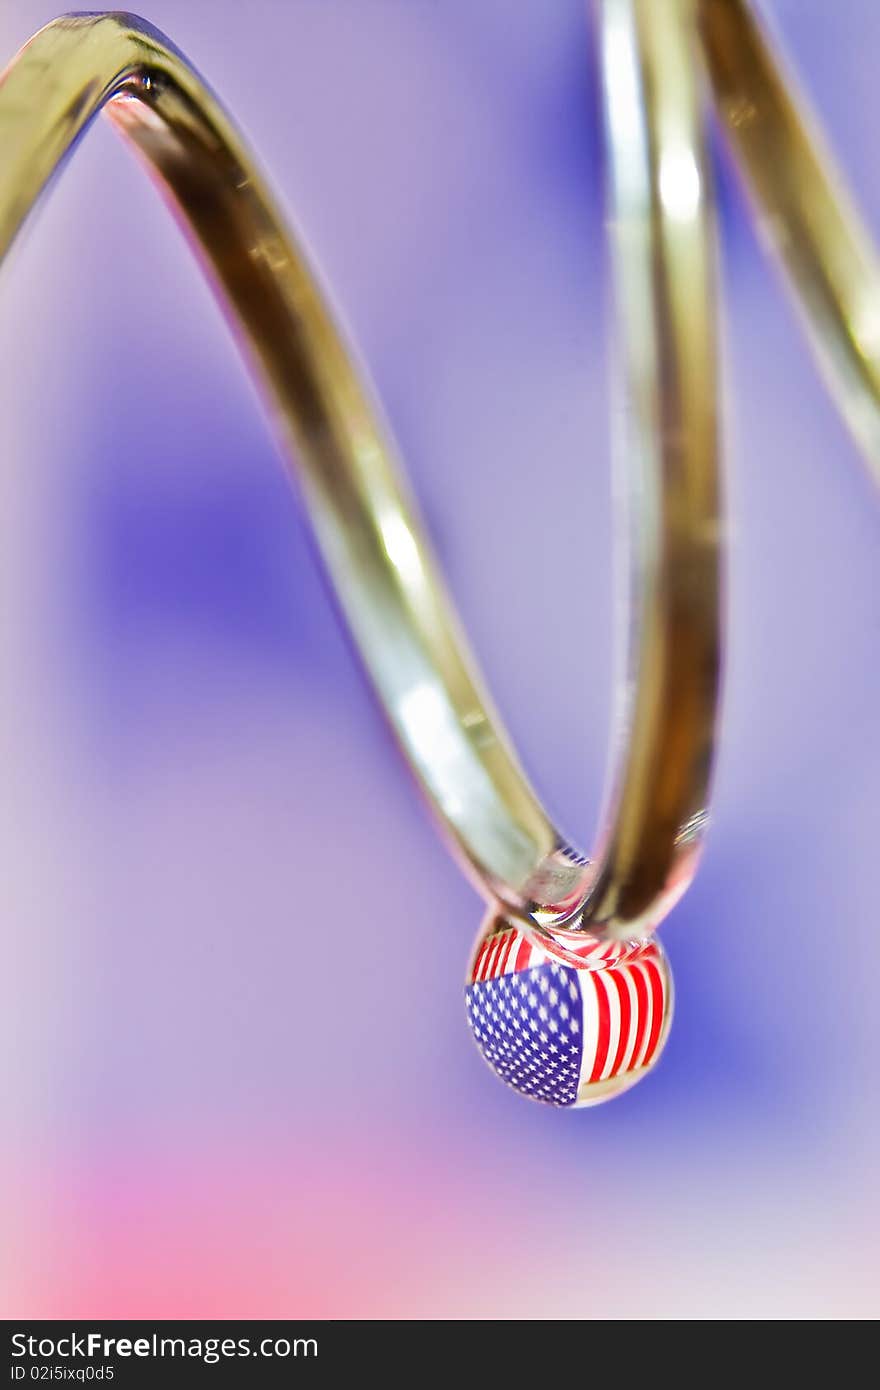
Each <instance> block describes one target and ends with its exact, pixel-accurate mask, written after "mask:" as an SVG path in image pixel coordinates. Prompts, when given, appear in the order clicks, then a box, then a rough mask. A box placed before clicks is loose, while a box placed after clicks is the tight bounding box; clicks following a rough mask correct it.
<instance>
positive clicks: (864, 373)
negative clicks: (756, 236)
mask: <svg viewBox="0 0 880 1390" xmlns="http://www.w3.org/2000/svg"><path fill="white" fill-rule="evenodd" d="M698 18H699V29H700V36H701V50H702V52H703V55H704V59H705V63H706V68H707V71H708V74H709V80H710V82H711V85H712V89H713V94H714V97H715V103H716V105H717V108H718V112H719V115H720V116H721V118H722V120H723V122H724V125H725V131H726V135H727V138H728V139H729V141H730V143H731V145H732V148H733V151H734V153H735V155H736V158H737V160H738V162H739V164H740V167H741V168H742V171H743V173H744V175H745V178H746V181H747V183H748V184H749V186H750V188H751V191H752V194H753V195H754V199H755V203H756V206H757V211H758V214H759V225H760V228H761V231H762V233H763V235H764V237H765V239H766V240H767V242H768V243H769V244H770V246H771V247H772V249H773V250H774V251H776V252H777V253H778V254H779V256H780V257H781V259H782V262H783V264H784V266H785V268H786V271H787V274H788V277H789V280H790V283H791V286H792V289H793V290H794V293H795V298H796V300H797V301H798V303H799V305H800V307H801V309H802V310H803V311H804V315H805V319H806V323H807V326H808V328H809V329H810V334H811V338H812V342H813V346H814V349H815V350H816V353H817V355H818V357H819V360H820V363H821V364H822V366H823V368H824V370H825V374H826V376H827V378H828V381H829V384H830V386H831V389H832V392H833V394H834V395H835V398H836V400H837V402H838V404H839V406H840V409H841V411H842V413H843V415H844V417H845V419H846V420H847V423H848V424H849V427H850V429H851V430H852V432H853V435H854V436H855V438H856V441H857V443H858V444H859V445H860V446H861V447H862V449H863V451H864V453H865V455H866V458H867V460H868V462H869V464H870V465H871V467H872V469H873V471H874V474H875V477H876V479H877V481H878V482H880V262H878V259H877V255H876V253H875V251H874V249H873V246H872V245H871V241H870V238H869V237H868V234H867V232H866V230H865V228H864V226H863V225H862V222H861V219H860V217H859V215H858V213H857V212H856V209H855V206H854V204H853V202H852V200H851V198H850V196H849V193H848V191H847V189H846V187H845V185H844V181H843V179H842V177H841V175H840V173H839V172H838V170H837V169H836V167H835V165H834V161H833V160H832V158H831V156H830V154H829V152H828V150H827V149H826V148H825V143H824V140H823V139H822V136H821V134H820V132H819V131H818V129H817V127H816V123H815V121H814V119H813V117H812V114H811V112H810V111H809V108H808V106H807V103H806V102H805V100H804V98H803V96H802V95H801V94H800V93H799V92H798V90H797V87H796V85H795V82H794V80H793V78H792V77H791V75H790V74H789V73H787V72H786V71H785V67H784V65H783V64H782V62H781V61H780V59H779V57H778V55H777V54H776V53H774V51H773V48H772V46H771V43H770V41H769V40H768V38H767V37H766V35H765V34H764V32H763V31H762V28H761V26H760V25H759V23H758V21H757V20H756V18H755V17H754V15H753V14H752V12H751V10H750V7H749V6H748V5H747V4H746V3H745V0H700V4H699V15H698Z"/></svg>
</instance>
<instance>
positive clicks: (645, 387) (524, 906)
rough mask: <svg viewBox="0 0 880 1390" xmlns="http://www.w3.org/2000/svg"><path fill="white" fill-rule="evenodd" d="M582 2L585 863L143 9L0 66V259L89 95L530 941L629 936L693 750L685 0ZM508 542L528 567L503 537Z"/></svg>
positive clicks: (700, 566)
mask: <svg viewBox="0 0 880 1390" xmlns="http://www.w3.org/2000/svg"><path fill="white" fill-rule="evenodd" d="M597 17H598V22H599V24H600V26H601V36H602V44H601V47H602V61H603V69H604V84H605V94H606V109H607V116H608V131H609V137H610V154H611V170H612V177H611V183H612V189H613V203H614V225H615V231H616V240H617V244H618V248H619V255H618V271H619V273H618V281H619V286H620V301H621V307H622V318H623V324H624V341H625V346H626V349H627V353H628V361H629V366H628V387H629V407H630V416H631V420H632V425H633V429H632V438H631V439H630V441H629V443H628V448H627V451H626V453H625V456H624V457H625V467H624V469H623V473H624V475H625V477H624V482H623V487H622V490H623V491H625V493H626V494H627V498H628V502H629V518H630V539H631V543H630V551H629V573H630V590H631V595H630V597H631V614H630V622H629V623H628V625H626V631H627V635H628V658H627V671H626V676H625V678H624V680H623V681H622V689H623V690H624V691H625V696H626V698H625V702H624V707H623V708H622V711H621V718H620V731H619V733H618V736H617V739H616V747H617V749H618V750H619V755H620V756H619V762H618V764H617V766H616V769H615V772H614V775H613V778H612V782H611V791H610V794H609V798H608V810H607V812H606V816H605V819H604V822H603V829H602V831H601V834H600V839H599V848H598V852H597V859H596V861H595V862H594V863H589V862H587V861H586V860H585V859H584V858H583V856H582V855H580V854H579V852H578V851H577V850H575V849H574V848H573V847H572V846H571V845H570V844H569V843H568V842H567V841H566V840H565V838H564V837H563V836H562V835H561V834H560V833H559V831H558V830H557V829H556V828H555V826H554V824H553V822H552V821H551V819H550V818H549V816H548V815H547V813H546V812H545V810H544V808H543V807H542V805H541V804H540V802H539V801H538V799H537V797H536V795H535V793H534V792H533V790H532V789H531V787H530V785H529V783H528V781H527V779H526V777H525V775H524V773H523V772H522V770H521V768H520V767H519V764H518V762H517V760H516V757H515V755H514V753H513V752H512V750H511V747H510V745H509V742H508V739H507V737H506V735H505V733H504V730H503V728H502V727H501V725H500V723H499V720H498V718H497V716H496V715H495V713H494V711H493V710H492V708H491V705H490V703H489V700H488V698H487V696H486V694H485V693H484V691H483V689H482V686H481V684H480V681H479V679H478V677H477V675H476V674H475V667H474V663H473V661H472V660H471V658H470V656H469V654H468V651H467V648H466V645H465V643H464V640H463V637H462V634H461V632H460V630H459V627H458V624H457V621H456V618H455V614H454V613H453V611H452V609H451V606H450V603H449V600H448V598H447V596H446V593H445V590H444V587H443V584H442V581H441V579H440V576H439V574H438V571H437V567H436V564H435V562H434V558H433V556H432V554H431V550H430V546H429V544H428V542H427V540H426V537H425V534H424V531H423V528H422V526H421V523H420V521H419V519H418V516H417V513H416V510H415V508H414V505H413V503H412V501H411V500H410V499H409V497H408V496H407V495H406V492H405V489H404V488H403V486H402V484H401V481H400V477H399V474H398V471H397V468H396V463H395V459H394V451H393V448H392V446H391V445H390V443H389V440H388V437H387V433H386V431H385V429H384V427H383V425H382V422H381V419H380V417H379V414H378V411H377V409H376V406H375V404H374V403H373V402H372V400H371V399H370V397H369V394H368V393H367V392H366V391H365V389H364V385H363V376H362V374H361V372H360V371H359V369H358V368H356V367H355V366H354V365H353V362H352V359H351V355H350V352H349V350H348V349H347V348H346V346H345V344H344V343H343V341H342V339H341V337H340V335H339V332H338V330H337V328H336V326H335V324H334V322H333V319H332V317H331V315H330V312H329V311H328V308H327V305H326V303H325V300H324V298H323V296H322V294H321V292H320V290H319V288H318V286H317V284H316V282H315V279H314V277H313V274H312V272H311V270H310V268H309V266H308V264H307V262H306V259H305V257H304V255H303V253H302V251H301V249H300V248H299V246H298V244H297V242H296V240H295V238H294V237H293V236H292V235H291V234H290V232H289V231H288V229H287V228H286V227H285V226H284V224H283V221H282V219H281V218H280V216H279V214H278V211H277V209H276V208H275V206H274V204H273V202H272V200H271V198H270V196H269V194H268V193H267V191H266V189H265V188H264V186H263V184H262V181H261V179H260V177H259V176H258V174H257V173H256V172H255V168H254V165H253V161H252V160H251V158H250V156H249V155H248V154H247V152H246V151H245V150H244V149H243V147H242V145H241V143H240V140H239V138H238V136H237V134H236V132H235V131H234V129H233V128H232V126H231V124H230V122H229V120H228V118H227V117H226V115H225V114H224V112H223V110H222V109H221V107H220V106H219V104H218V102H217V100H216V99H215V97H214V96H213V95H212V94H211V92H210V91H209V90H208V88H207V87H206V86H205V84H204V83H203V82H202V80H201V79H200V78H199V77H198V76H197V74H196V73H195V72H194V71H193V69H192V68H191V67H190V65H189V64H188V63H187V61H186V60H185V59H184V58H183V57H182V55H181V54H180V53H179V52H177V51H176V50H175V49H174V48H173V47H172V46H171V45H170V44H169V43H168V41H167V40H166V39H165V38H163V37H162V35H160V34H159V33H157V32H156V31H155V30H154V29H152V28H151V27H150V26H149V25H148V24H146V23H144V22H143V21H141V20H138V19H136V18H133V17H132V16H128V15H119V14H113V15H103V16H102V15H97V16H94V15H84V16H71V17H69V18H65V19H61V20H58V21H56V22H55V23H53V24H50V25H49V26H48V27H47V28H46V29H44V30H42V31H41V32H40V33H39V34H38V35H36V37H35V38H34V39H33V40H32V41H31V42H30V43H29V44H28V45H27V46H26V47H25V49H23V50H22V52H21V53H20V54H19V56H18V57H17V58H16V59H15V60H14V61H13V63H12V64H11V65H10V67H9V68H8V69H7V70H6V72H5V74H4V76H3V79H2V85H0V148H2V154H3V158H2V166H0V255H2V254H4V253H5V251H6V250H7V248H8V247H9V245H10V243H11V242H12V240H13V238H14V236H15V235H16V233H17V231H18V229H19V228H20V226H21V224H22V222H23V220H24V219H25V218H26V216H27V215H28V213H29V212H30V210H31V208H32V206H33V204H34V202H35V200H36V199H37V197H38V196H39V194H40V193H41V191H42V190H43V188H44V186H45V184H46V183H47V181H48V180H49V178H50V177H51V175H52V174H53V173H54V171H55V170H56V169H57V168H58V166H59V164H60V163H61V162H62V161H63V160H64V158H65V157H66V155H67V154H68V153H69V151H70V150H71V149H72V147H73V145H74V144H75V142H76V140H77V139H78V138H79V137H80V136H81V135H82V134H83V132H84V131H85V130H86V128H87V127H88V125H89V123H90V121H91V120H92V119H93V118H94V117H95V116H96V115H97V113H98V112H99V111H101V110H103V111H104V112H105V114H106V115H107V116H108V118H109V119H110V121H111V122H112V123H113V125H114V126H115V127H116V128H117V129H118V130H119V131H120V133H121V134H122V135H123V136H124V137H125V139H126V140H127V141H128V142H129V143H130V144H131V145H132V147H133V148H134V149H135V150H136V152H137V153H138V154H139V155H140V156H141V157H142V158H143V159H144V160H145V162H146V163H147V165H148V166H149V168H150V170H151V172H152V173H153V174H154V175H155V176H156V177H157V180H158V182H159V184H160V186H161V187H162V189H163V191H164V192H165V194H166V196H167V197H168V199H169V201H170V203H171V204H172V206H173V208H174V210H175V211H176V213H177V215H178V217H179V218H180V220H181V221H182V222H183V224H184V225H185V226H186V228H187V229H188V231H189V232H190V233H191V234H192V236H193V238H194V240H195V242H196V243H197V245H198V247H199V249H200V253H201V256H202V259H203V260H204V262H205V263H206V265H207V269H208V273H209V275H210V277H211V279H212V281H213V283H214V285H215V286H216V288H217V290H218V291H219V293H220V296H221V298H222V299H223V300H224V302H225V304H226V306H227V309H228V311H229V314H230V317H231V318H232V320H233V322H234V324H235V326H236V327H237V329H238V330H239V332H240V334H241V337H242V340H243V343H244V349H245V352H246V355H247V357H248V359H249V360H250V362H251V364H252V366H253V367H254V368H255V370H256V374H257V376H258V379H259V380H260V382H261V383H262V386H263V388H264V390H265V394H266V398H267V400H268V402H269V405H270V408H271V410H272V413H273V416H274V419H275V423H276V426H277V429H278V432H279V434H280V436H281V439H282V442H283V443H284V445H285V447H286V450H287V453H288V456H289V459H290V461H291V465H292V468H293V471H294V473H295V475H296V478H297V480H298V482H299V485H300V488H301V492H302V495H303V498H304V500H305V503H306V506H307V509H308V512H309V515H310V518H311V521H312V524H313V527H314V530H315V533H316V536H317V539H318V542H319V545H320V548H321V551H322V553H323V557H324V561H325V563H326V566H327V569H328V571H329V573H330V576H331V579H332V581H333V584H334V586H335V589H336V592H337V595H338V598H339V602H340V604H341V607H342V609H343V611H344V613H345V616H346V618H347V620H348V623H349V626H350V628H351V631H352V634H353V636H354V639H355V642H356V644H357V646H358V648H359V650H360V652H361V654H362V656H363V659H364V662H365V665H366V667H367V669H368V671H369V673H370V675H371V677H372V680H373V683H374V685H375V687H376V690H377V692H378V695H379V698H380V700H381V701H382V703H383V705H384V707H385V710H386V712H387V714H388V717H389V719H390V721H391V724H392V726H393V728H394V729H395V731H396V734H397V736H398V739H399V741H400V743H401V745H402V747H403V750H404V752H405V753H406V755H407V757H408V759H409V761H410V763H411V764H412V766H413V769H414V771H415V773H416V775H417V777H418V778H419V780H420V782H421V784H422V786H423V788H424V790H425V792H426V793H427V795H428V798H429V800H430V802H431V803H432V805H433V807H434V809H435V811H436V813H437V815H438V817H439V819H440V822H441V825H442V826H443V827H444V829H445V831H446V832H447V834H448V836H449V837H450V839H451V841H452V842H453V844H454V846H455V847H456V848H457V850H458V852H459V854H460V856H461V858H462V860H463V861H464V863H465V865H466V866H467V868H468V869H469V870H470V872H471V874H472V876H473V878H474V880H475V881H476V883H477V885H478V887H479V888H480V889H481V890H482V891H483V893H484V894H485V895H486V897H487V898H488V899H489V900H490V901H491V902H496V903H500V904H501V905H502V906H503V907H504V908H505V909H506V910H507V911H508V912H510V913H511V914H513V915H518V916H520V918H521V919H522V918H523V915H525V920H526V921H527V922H529V923H530V924H531V926H532V928H533V929H536V930H538V931H544V930H546V927H547V925H549V924H552V923H554V922H556V921H560V920H568V921H569V922H571V921H572V915H573V914H576V918H575V920H574V924H575V925H577V926H578V927H588V928H589V930H590V931H591V932H593V933H595V934H597V935H599V936H605V935H608V936H612V937H621V938H627V939H630V938H635V937H640V936H642V935H644V934H645V933H647V932H648V931H650V930H652V929H653V927H654V926H655V925H656V922H657V921H658V920H659V917H660V916H661V915H662V914H663V912H664V911H666V910H667V908H668V906H669V905H670V904H671V903H672V902H673V901H674V900H675V898H676V897H677V896H678V894H679V893H680V892H681V891H682V888H683V887H684V886H685V885H686V883H687V881H688V880H689V877H690V875H691V873H692V872H693V867H694V860H695V851H696V848H697V845H698V843H699V835H700V829H701V827H702V824H703V820H704V809H705V804H706V795H707V791H706V787H707V778H708V772H709V764H710V758H711V750H712V731H713V727H714V719H715V707H716V691H717V673H718V650H719V633H718V569H719V534H720V533H719V502H718V485H717V472H716V439H715V363H714V341H713V322H712V321H713V313H712V310H713V283H712V268H711V254H710V236H709V227H708V220H709V206H710V194H709V187H708V176H707V171H706V161H705V157H704V152H703V145H702V135H701V123H700V119H699V111H698V104H697V96H696V91H695V78H694V63H693V61H692V45H691V40H692V27H691V20H692V15H691V5H690V2H689V0H671V3H668V4H662V5H658V4H655V3H653V2H652V0H605V3H603V4H601V5H600V6H599V9H598V11H597ZM512 543H513V544H514V545H515V546H516V547H517V549H518V551H519V559H520V562H521V563H525V564H528V563H530V559H531V557H530V553H529V541H528V537H527V536H525V537H517V538H512ZM585 544H588V538H585ZM535 563H536V564H537V563H539V561H538V559H537V558H536V561H535ZM305 877H306V876H305V875H304V878H305ZM303 895H304V896H305V897H308V896H310V889H309V885H308V882H307V881H305V882H304V888H303ZM532 914H536V915H532Z"/></svg>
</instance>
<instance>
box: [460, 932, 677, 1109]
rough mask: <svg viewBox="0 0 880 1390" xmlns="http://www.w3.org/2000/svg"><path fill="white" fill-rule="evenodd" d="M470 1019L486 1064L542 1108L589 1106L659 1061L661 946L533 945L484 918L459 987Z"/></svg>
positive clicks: (668, 1011)
mask: <svg viewBox="0 0 880 1390" xmlns="http://www.w3.org/2000/svg"><path fill="white" fill-rule="evenodd" d="M465 999H466V1003H467V1014H468V1022H469V1024H470V1027H471V1030H472V1032H473V1035H474V1038H475V1040H476V1043H477V1046H478V1047H479V1049H480V1051H481V1052H482V1054H483V1056H484V1057H485V1059H486V1061H487V1062H488V1063H489V1065H490V1066H491V1067H492V1069H493V1070H494V1071H495V1072H496V1073H497V1075H498V1076H500V1078H501V1080H502V1081H504V1082H506V1084H507V1085H508V1086H511V1087H512V1088H513V1089H514V1090H515V1091H518V1092H519V1093H520V1094H521V1095H524V1096H528V1097H529V1098H530V1099H532V1100H538V1101H543V1102H544V1103H545V1104H547V1105H557V1106H564V1107H579V1106H585V1105H596V1104H598V1103H599V1102H600V1101H604V1100H610V1099H611V1097H612V1096H615V1095H619V1094H620V1093H621V1091H624V1090H627V1089H628V1088H629V1087H630V1086H633V1085H634V1084H635V1083H636V1082H637V1081H639V1080H641V1078H642V1077H643V1076H645V1075H647V1073H648V1072H649V1071H650V1070H651V1068H652V1067H653V1066H654V1065H655V1063H656V1062H657V1060H658V1058H659V1056H660V1053H661V1052H662V1050H663V1045H664V1043H665V1041H666V1036H667V1033H668V1031H669V1024H670V1020H671V1017H672V1001H673V991H672V975H671V973H670V970H669V965H668V962H667V960H666V957H665V955H664V954H663V951H662V949H661V947H660V946H659V945H658V944H657V943H656V942H652V943H650V944H649V945H647V946H638V947H627V946H625V945H620V944H612V945H607V944H603V943H602V942H597V941H595V940H594V939H592V938H589V937H584V936H578V935H575V934H570V935H569V939H568V940H567V941H549V940H546V941H543V940H542V942H541V943H540V944H538V943H537V942H535V941H533V940H531V939H530V938H529V937H527V936H525V935H524V934H523V933H522V932H520V931H519V930H517V929H516V928H514V927H511V926H510V924H509V923H507V922H505V921H504V920H503V919H498V918H491V919H490V922H489V927H488V930H487V931H485V932H484V934H483V935H482V936H481V938H480V941H479V943H478V945H477V949H476V952H475V954H474V958H473V962H472V965H471V969H470V971H469V973H468V982H467V987H466V990H465Z"/></svg>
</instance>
